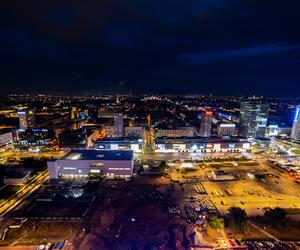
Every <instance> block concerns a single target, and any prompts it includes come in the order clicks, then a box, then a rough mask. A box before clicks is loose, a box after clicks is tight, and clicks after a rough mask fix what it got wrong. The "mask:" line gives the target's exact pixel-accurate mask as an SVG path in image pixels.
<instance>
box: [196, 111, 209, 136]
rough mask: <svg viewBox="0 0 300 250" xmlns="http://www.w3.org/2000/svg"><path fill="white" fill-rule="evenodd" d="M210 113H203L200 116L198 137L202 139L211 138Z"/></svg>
mask: <svg viewBox="0 0 300 250" xmlns="http://www.w3.org/2000/svg"><path fill="white" fill-rule="evenodd" d="M211 122H212V111H208V110H207V111H205V112H204V113H202V114H201V125H200V132H199V135H200V136H203V137H210V136H211Z"/></svg>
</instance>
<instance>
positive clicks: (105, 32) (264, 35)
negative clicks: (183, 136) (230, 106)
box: [0, 0, 300, 95]
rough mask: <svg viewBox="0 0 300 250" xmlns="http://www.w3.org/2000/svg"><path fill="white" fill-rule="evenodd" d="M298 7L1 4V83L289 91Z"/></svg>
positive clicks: (275, 0)
mask: <svg viewBox="0 0 300 250" xmlns="http://www.w3.org/2000/svg"><path fill="white" fill-rule="evenodd" d="M299 9H300V2H299V1H297V0H291V1H286V0H267V1H253V0H244V1H236V0H187V1H182V0H172V1H171V0H165V1H161V0H153V1H141V0H131V1H129V0H102V1H96V0H94V1H88V2H83V1H76V0H75V1H72V2H71V3H70V2H69V1H66V0H61V1H56V0H54V1H50V0H49V1H48V0H45V1H40V0H32V1H16V0H10V1H1V3H0V54H1V55H0V82H1V85H2V84H5V86H6V91H7V92H11V91H20V90H22V91H42V90H45V91H47V90H49V91H56V90H57V91H66V92H68V91H69V90H70V88H72V89H78V91H82V90H84V89H97V90H99V91H101V90H105V91H127V90H129V88H132V89H133V90H135V91H136V92H164V93H166V92H173V93H174V92H175V93H195V92H199V93H202V92H205V93H211V92H212V93H216V94H222V93H226V94H230V93H232V94H238V93H244V94H253V93H256V94H272V95H275V94H276V95H278V94H284V95H294V94H295V93H297V91H298V92H299V91H300V87H299V86H300V85H299V81H300V76H299V72H298V71H299V70H298V68H299V66H300V65H299V60H300V59H299V58H300V51H299V44H300V32H299V25H300V16H299ZM123 82H124V83H126V84H121V86H120V83H123ZM282 85H283V86H285V88H282V87H280V86H282ZM110 86H111V87H110ZM275 86H277V87H275ZM120 87H122V88H120Z"/></svg>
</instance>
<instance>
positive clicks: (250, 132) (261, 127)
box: [239, 101, 270, 138]
mask: <svg viewBox="0 0 300 250" xmlns="http://www.w3.org/2000/svg"><path fill="white" fill-rule="evenodd" d="M269 107H270V105H269V104H263V103H261V102H250V101H247V102H242V103H241V108H240V128H239V135H240V136H243V137H246V138H255V137H264V136H265V132H266V127H267V122H268V115H269Z"/></svg>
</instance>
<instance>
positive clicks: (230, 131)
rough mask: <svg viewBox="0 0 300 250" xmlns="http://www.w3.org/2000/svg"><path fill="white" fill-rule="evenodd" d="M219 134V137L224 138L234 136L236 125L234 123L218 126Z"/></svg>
mask: <svg viewBox="0 0 300 250" xmlns="http://www.w3.org/2000/svg"><path fill="white" fill-rule="evenodd" d="M217 134H218V136H219V137H222V136H234V134H235V124H234V123H220V124H218V126H217Z"/></svg>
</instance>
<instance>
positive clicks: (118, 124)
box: [114, 113, 124, 137]
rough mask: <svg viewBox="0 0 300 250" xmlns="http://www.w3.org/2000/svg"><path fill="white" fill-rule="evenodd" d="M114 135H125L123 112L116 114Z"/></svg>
mask: <svg viewBox="0 0 300 250" xmlns="http://www.w3.org/2000/svg"><path fill="white" fill-rule="evenodd" d="M114 136H115V137H123V136H124V126H123V114H122V113H115V114H114Z"/></svg>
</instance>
